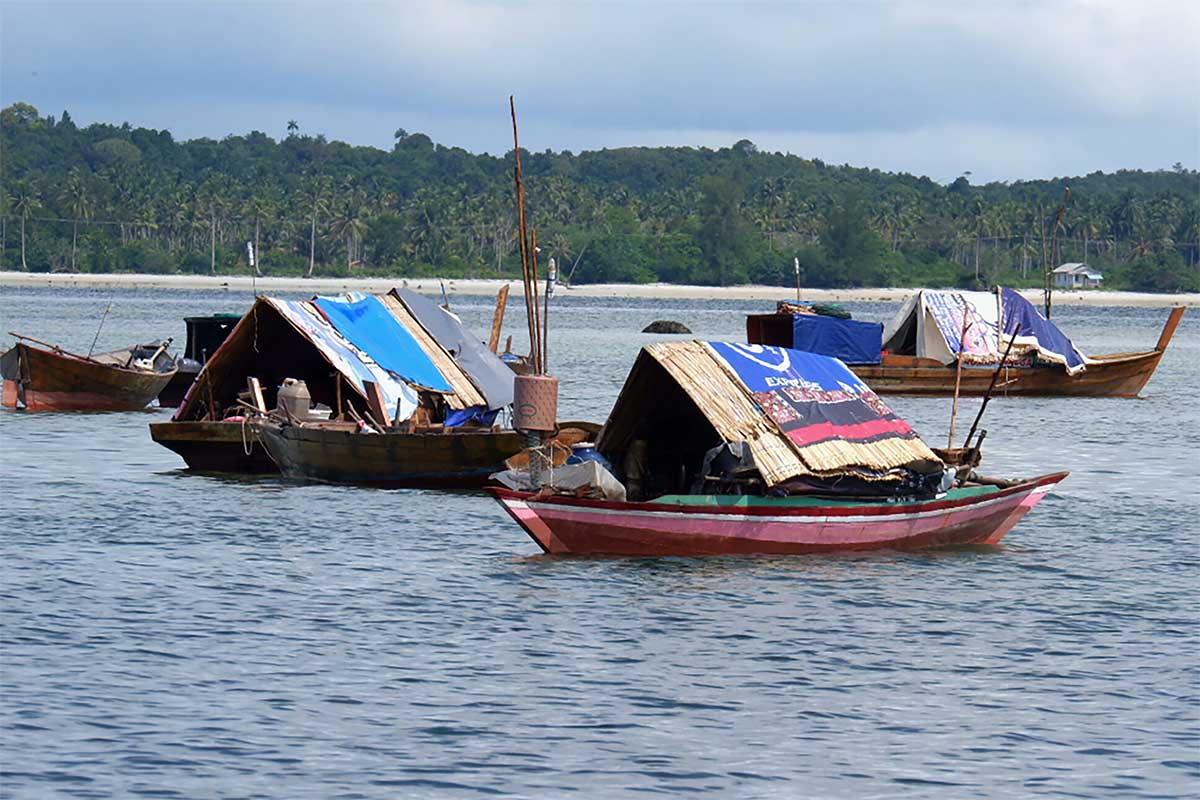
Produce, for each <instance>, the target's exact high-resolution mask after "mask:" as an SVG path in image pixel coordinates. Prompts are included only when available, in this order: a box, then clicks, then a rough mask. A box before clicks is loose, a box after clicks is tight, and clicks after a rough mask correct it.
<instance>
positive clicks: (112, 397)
mask: <svg viewBox="0 0 1200 800" xmlns="http://www.w3.org/2000/svg"><path fill="white" fill-rule="evenodd" d="M9 335H10V336H14V337H16V338H17V339H18V342H17V343H16V344H15V345H14V346H13V347H12V349H10V350H9V351H8V352H6V353H4V354H3V355H0V375H2V376H3V381H4V383H3V394H2V397H0V405H3V406H4V407H5V408H23V409H25V410H27V411H133V410H136V409H140V408H145V407H146V406H147V405H148V404H149V403H150V402H151V401H152V400H154V398H155V397H157V396H158V393H159V392H161V391H162V389H163V387H165V386H166V385H167V384H168V383H170V381H171V379H172V377H174V375H175V359H174V358H172V357H171V356H170V355H169V354H168V353H167V347H169V346H170V344H171V340H170V339H167V340H166V341H164V342H155V343H151V344H136V345H130V346H129V347H123V348H121V349H119V350H112V351H110V352H107V353H97V354H95V355H87V356H84V355H79V354H77V353H71V352H68V351H66V350H64V349H62V348H61V347H58V346H57V345H53V344H48V343H46V342H42V341H39V340H37V339H33V338H31V337H29V336H22V335H20V334H17V333H10V334H9Z"/></svg>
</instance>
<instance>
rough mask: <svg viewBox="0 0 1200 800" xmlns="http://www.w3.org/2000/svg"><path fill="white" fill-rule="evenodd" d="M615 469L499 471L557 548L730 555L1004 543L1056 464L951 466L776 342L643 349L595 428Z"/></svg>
mask: <svg viewBox="0 0 1200 800" xmlns="http://www.w3.org/2000/svg"><path fill="white" fill-rule="evenodd" d="M595 449H596V451H597V452H598V454H599V455H600V456H602V457H603V458H604V460H605V463H606V464H607V467H605V468H601V467H599V466H597V465H596V464H587V465H581V466H580V467H577V468H576V472H577V473H580V474H583V473H587V474H588V475H589V476H591V477H590V478H589V479H587V480H583V481H581V480H578V479H577V478H576V475H574V474H564V473H567V472H568V470H567V469H565V468H564V469H562V470H554V471H551V472H549V473H548V474H547V475H542V476H540V477H539V480H540V481H541V483H540V485H532V481H533V477H532V476H531V475H530V476H523V475H522V473H520V472H518V471H514V470H509V471H507V472H504V473H498V474H497V475H496V476H495V478H496V480H497V481H498V482H499V483H500V484H501V486H498V487H493V488H492V489H491V491H492V492H493V494H494V496H495V497H496V499H497V500H498V501H499V502H500V504H501V505H502V506H503V507H504V508H505V509H506V510H507V511H508V513H509V514H510V515H511V516H512V518H513V519H514V520H515V521H516V522H517V524H519V525H520V526H521V527H522V528H523V529H524V530H525V532H526V533H527V534H528V535H529V536H530V537H531V538H532V539H533V540H534V541H535V542H536V543H537V544H538V546H539V547H541V548H542V549H543V550H544V551H545V552H547V553H556V554H607V555H642V556H645V555H656V556H664V555H675V556H699V555H732V554H753V553H771V554H786V553H807V552H814V551H830V550H861V549H873V548H915V547H930V546H941V545H952V544H988V545H992V544H997V543H998V542H1000V541H1001V539H1002V538H1003V537H1004V536H1005V535H1006V534H1007V533H1008V532H1009V531H1010V530H1011V529H1012V528H1013V526H1015V525H1016V524H1017V522H1019V521H1020V519H1021V518H1022V517H1024V516H1025V514H1027V513H1028V512H1029V511H1030V510H1031V509H1032V508H1033V507H1034V506H1035V505H1037V503H1038V502H1039V501H1041V500H1042V499H1043V498H1044V497H1045V496H1046V494H1047V492H1049V491H1050V490H1051V489H1052V488H1053V487H1054V486H1055V485H1056V484H1057V483H1058V482H1060V481H1061V480H1062V479H1063V478H1065V477H1066V473H1065V472H1059V473H1054V474H1049V475H1044V476H1041V477H1037V478H1033V479H1030V480H1013V481H1006V480H996V479H989V478H985V477H982V476H980V475H978V474H977V473H975V472H974V470H971V469H967V470H956V469H955V468H954V467H951V466H947V465H946V464H945V463H944V462H942V460H941V459H940V458H939V457H938V456H937V454H935V453H934V451H932V450H931V449H930V448H929V447H927V446H926V445H925V444H924V442H922V441H921V440H920V438H919V437H918V436H917V434H916V433H915V432H914V431H913V430H912V428H911V427H910V426H909V425H908V424H907V423H906V422H904V421H903V420H901V419H900V418H898V417H897V416H896V415H895V414H894V413H893V412H892V411H891V409H890V408H888V407H887V405H886V404H884V403H883V401H882V400H881V399H880V398H879V397H878V396H877V395H876V394H875V392H873V391H872V390H871V389H870V388H869V387H867V385H866V384H864V383H863V382H862V381H861V380H859V379H858V378H856V377H855V376H854V374H853V373H851V372H850V371H849V370H848V369H847V368H846V367H845V365H844V364H842V363H841V362H840V361H838V360H836V359H833V358H828V357H825V356H821V355H817V354H813V353H809V352H801V351H796V350H790V349H787V348H781V347H770V346H761V345H746V344H732V343H725V342H685V341H680V342H668V343H661V344H655V345H650V346H648V347H645V348H643V349H642V351H641V353H640V354H639V356H638V358H637V360H636V361H635V363H634V366H633V368H632V369H631V371H630V373H629V377H628V378H627V379H626V381H625V385H624V388H623V389H622V390H621V394H620V396H619V397H618V399H617V402H616V404H615V405H614V407H613V410H612V412H611V413H610V415H609V418H608V420H607V422H606V423H605V425H604V428H603V429H602V431H601V433H600V436H599V437H598V438H597V441H596V446H595Z"/></svg>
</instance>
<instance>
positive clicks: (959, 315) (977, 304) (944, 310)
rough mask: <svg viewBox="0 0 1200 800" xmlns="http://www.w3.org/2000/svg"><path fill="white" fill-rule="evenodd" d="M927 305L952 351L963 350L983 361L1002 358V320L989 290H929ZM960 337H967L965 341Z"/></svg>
mask: <svg viewBox="0 0 1200 800" xmlns="http://www.w3.org/2000/svg"><path fill="white" fill-rule="evenodd" d="M925 307H926V308H927V309H928V310H929V313H930V314H932V315H933V319H934V321H935V322H936V323H937V326H938V330H939V331H941V334H942V338H944V339H945V340H946V344H947V345H948V346H949V347H950V352H951V353H963V354H965V355H966V356H968V357H970V358H969V360H971V361H976V362H981V363H993V362H995V361H998V360H999V358H1000V352H999V351H998V350H997V342H999V331H1000V321H999V319H998V318H997V313H996V298H995V296H994V295H992V294H990V293H988V292H926V293H925ZM964 315H966V318H967V335H966V337H965V338H964V337H963V335H962V332H963V316H964ZM960 339H963V342H962V343H960V342H959V340H960Z"/></svg>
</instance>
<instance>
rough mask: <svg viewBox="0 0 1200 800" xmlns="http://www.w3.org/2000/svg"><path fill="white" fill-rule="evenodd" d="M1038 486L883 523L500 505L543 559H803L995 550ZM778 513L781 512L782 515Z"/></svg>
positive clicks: (875, 520)
mask: <svg viewBox="0 0 1200 800" xmlns="http://www.w3.org/2000/svg"><path fill="white" fill-rule="evenodd" d="M1045 490H1046V489H1045V487H1035V488H1034V489H1031V491H1029V492H1024V493H1018V494H1012V495H1007V496H1004V497H1000V498H995V499H990V500H988V501H984V502H980V503H976V504H972V505H968V506H962V507H957V508H951V509H938V510H929V511H924V512H921V511H916V512H913V513H897V514H894V515H892V514H889V515H887V516H882V517H881V516H861V517H852V516H851V517H846V516H841V517H820V516H817V517H814V516H807V517H806V516H791V517H788V516H786V515H785V512H782V513H781V515H780V516H776V517H763V516H751V515H737V514H733V515H730V514H713V513H706V512H705V510H704V509H702V508H695V507H692V508H690V509H681V510H679V511H638V510H633V509H628V508H626V509H606V508H587V507H580V506H571V505H567V504H561V503H544V502H537V501H536V500H533V501H532V502H531V503H530V504H528V505H527V504H526V503H525V502H514V501H512V500H509V499H507V498H505V499H504V500H503V503H504V505H505V507H506V508H508V510H509V513H510V514H512V516H513V517H514V519H516V520H517V522H518V523H520V524H521V526H522V527H523V528H525V530H526V531H527V532H528V533H529V534H530V536H531V537H533V539H534V540H535V541H536V542H537V543H538V544H539V545H540V546H541V547H542V548H543V549H544V550H546V551H547V552H550V553H594V554H599V553H604V554H614V555H710V554H743V553H747V554H748V553H804V552H814V551H829V550H844V549H869V548H912V547H930V546H938V545H946V544H980V543H989V544H995V543H996V542H999V541H1000V539H1001V538H1002V537H1003V536H1004V534H1005V533H1007V532H1008V531H1009V530H1010V529H1011V528H1012V527H1013V525H1015V524H1016V523H1017V521H1018V520H1020V518H1021V517H1023V516H1024V515H1025V514H1026V513H1027V512H1028V511H1029V509H1031V508H1032V507H1033V506H1034V505H1036V504H1037V502H1038V500H1040V499H1041V497H1042V496H1044V493H1045ZM781 511H782V510H781Z"/></svg>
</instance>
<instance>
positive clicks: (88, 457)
mask: <svg viewBox="0 0 1200 800" xmlns="http://www.w3.org/2000/svg"><path fill="white" fill-rule="evenodd" d="M250 299H251V298H250V297H248V296H247V295H245V294H234V293H215V292H166V291H147V292H115V293H111V292H107V291H105V292H87V291H45V290H13V289H4V290H2V291H0V331H9V330H18V331H20V332H23V333H27V334H29V335H31V336H36V337H38V338H44V339H49V340H52V341H55V342H60V343H61V344H62V345H63V346H65V347H68V348H76V349H82V350H84V351H86V350H87V348H88V346H89V345H90V344H91V341H92V338H93V336H94V335H95V332H96V326H97V323H98V321H99V319H100V316H101V313H102V311H103V309H104V307H105V305H106V304H107V303H108V302H109V301H110V300H111V301H112V302H113V306H112V313H111V314H110V315H109V318H108V320H107V321H106V322H105V324H104V328H103V330H102V331H101V334H100V342H99V345H98V349H105V348H108V349H111V348H113V347H116V346H119V345H123V344H127V343H129V342H131V341H133V340H136V339H148V338H152V337H161V336H167V335H174V336H176V337H178V341H180V342H182V336H183V325H182V321H181V320H182V317H184V316H187V315H193V314H207V313H214V312H224V311H230V312H241V311H244V310H245V309H246V308H247V307H248V305H249V303H250ZM518 305H519V304H514V306H513V308H514V311H515V310H516V306H518ZM768 308H769V304H752V303H747V302H734V301H724V300H721V299H714V300H711V301H704V302H650V301H615V300H614V301H605V300H575V299H571V298H569V297H568V298H567V299H566V300H564V301H563V302H561V303H560V304H559V305H558V306H557V307H556V309H555V311H554V312H553V318H552V324H553V331H552V335H551V357H550V358H551V366H552V368H553V369H555V370H556V371H557V372H558V374H559V375H560V376H561V378H562V399H561V407H562V410H563V412H564V415H568V416H576V417H584V418H591V419H596V420H598V421H602V420H603V418H604V416H605V414H606V412H607V409H608V408H609V407H610V406H611V403H612V401H613V399H614V398H615V396H616V394H617V392H618V390H619V388H620V385H621V381H622V380H623V378H624V375H625V373H626V371H627V370H628V368H629V366H630V364H631V363H632V361H633V358H634V355H635V353H636V351H637V348H638V346H639V345H641V344H643V343H646V342H648V341H651V340H652V337H650V336H647V335H643V334H641V333H639V331H640V330H641V328H642V327H643V326H644V325H645V324H646V323H648V322H650V321H651V320H653V319H656V318H661V317H667V318H674V319H679V320H682V321H684V322H685V323H687V324H688V325H690V326H691V327H692V328H693V330H694V331H695V332H696V334H697V335H698V336H701V337H704V338H733V339H740V338H741V337H742V336H743V332H744V328H743V316H744V314H745V313H747V312H750V311H763V310H767V309H768ZM852 308H853V310H854V311H855V313H856V316H859V317H861V318H866V319H883V318H885V317H887V316H889V315H890V313H891V312H892V311H894V308H891V307H888V306H883V305H862V306H853V307H852ZM455 310H456V311H457V312H459V313H460V314H461V315H462V316H463V317H464V319H465V321H466V322H467V323H468V324H470V325H472V326H474V327H475V328H476V329H477V330H480V331H483V330H486V327H487V325H488V323H489V322H490V318H491V306H490V303H489V302H488V301H486V300H484V299H478V300H464V301H461V302H459V301H456V302H455ZM1165 316H1166V312H1165V310H1163V309H1131V308H1104V309H1101V308H1095V309H1082V308H1079V309H1076V308H1066V307H1063V308H1061V309H1059V310H1058V311H1057V312H1056V315H1055V318H1056V321H1058V322H1060V323H1061V324H1062V326H1063V327H1064V328H1065V329H1066V330H1067V331H1068V332H1069V333H1070V334H1071V335H1072V336H1073V338H1074V340H1075V342H1076V343H1077V344H1078V345H1079V346H1080V347H1081V348H1083V349H1084V350H1085V351H1091V352H1112V351H1124V350H1133V349H1147V348H1149V347H1150V346H1152V345H1153V343H1154V341H1155V340H1156V338H1157V336H1158V330H1159V327H1160V326H1161V323H1162V321H1163V319H1164V318H1165ZM510 321H512V320H511V318H510ZM510 328H511V329H513V330H514V331H515V330H516V329H517V328H519V325H511V326H510ZM517 338H518V340H519V339H520V337H519V336H518V337H517ZM4 341H6V342H7V341H9V339H8V337H4ZM1198 390H1200V314H1196V313H1192V315H1191V316H1189V317H1186V318H1185V319H1184V322H1183V325H1182V326H1181V328H1180V330H1179V332H1178V334H1177V335H1176V338H1175V341H1174V342H1173V343H1172V345H1171V348H1170V350H1169V352H1168V353H1167V355H1166V358H1165V359H1164V360H1163V363H1162V366H1161V367H1160V368H1159V371H1158V374H1157V375H1156V376H1155V377H1154V379H1153V380H1152V381H1151V383H1150V385H1149V387H1148V388H1147V390H1146V393H1145V394H1146V396H1145V398H1144V399H1140V400H1066V399H1062V400H1058V399H1050V400H1028V399H1025V400H1016V399H1005V398H1000V399H998V400H996V401H994V402H993V403H992V405H991V407H990V408H989V410H988V415H987V417H986V418H985V422H984V427H986V428H987V429H988V430H989V432H990V433H989V436H988V439H987V445H986V456H985V458H986V466H987V467H988V469H989V471H990V472H992V473H995V474H1007V475H1032V474H1040V473H1045V472H1052V471H1056V470H1060V469H1067V470H1071V471H1072V475H1071V477H1070V478H1069V479H1068V481H1067V482H1066V483H1064V484H1062V486H1061V488H1060V489H1059V490H1058V491H1056V492H1055V493H1054V494H1052V495H1050V496H1049V497H1047V499H1046V500H1045V501H1044V502H1043V503H1042V504H1041V505H1040V506H1039V507H1038V508H1037V509H1036V510H1035V511H1034V512H1033V513H1032V514H1031V515H1030V516H1029V517H1027V518H1026V519H1025V520H1024V521H1023V522H1022V523H1021V524H1020V525H1019V526H1018V527H1017V528H1016V529H1015V530H1014V531H1013V532H1012V533H1010V534H1009V536H1008V537H1007V539H1006V544H1005V546H1003V547H1000V548H994V549H981V548H969V549H957V550H943V551H937V552H925V553H916V554H898V553H886V552H885V553H877V554H870V555H848V556H822V557H793V558H737V559H733V558H731V559H705V560H693V559H587V560H577V559H554V558H548V557H544V556H540V555H538V551H537V548H536V547H535V546H534V545H533V544H532V542H530V541H529V540H528V539H526V537H525V536H524V534H523V533H521V532H520V531H519V530H518V529H517V528H516V527H515V526H514V525H513V524H512V523H510V522H509V521H508V519H507V517H506V516H505V515H504V513H503V512H502V511H501V510H500V508H499V507H498V506H496V505H495V504H494V503H493V502H492V501H491V500H490V499H488V498H487V497H484V496H481V495H476V494H437V493H431V492H423V491H382V490H368V489H353V488H338V487H330V486H318V485H314V486H306V485H299V484H288V483H284V482H282V481H280V480H278V479H273V478H268V479H243V478H219V477H210V476H202V475H192V474H189V473H187V472H185V471H184V470H183V469H182V466H183V464H182V462H181V461H180V460H179V459H178V458H177V457H176V456H175V455H174V454H173V453H171V452H170V451H168V450H165V449H163V448H160V447H158V446H156V445H155V444H153V443H152V442H151V441H150V438H149V436H148V434H147V428H146V425H147V423H148V422H151V421H153V420H157V419H164V418H166V416H167V413H168V412H166V411H161V410H150V411H146V412H142V413H128V414H40V415H35V414H25V413H18V412H6V413H0V510H2V513H3V519H4V525H3V535H2V536H0V612H2V616H0V631H2V634H3V644H2V649H0V689H2V695H0V769H2V775H0V796H3V797H6V798H44V797H88V798H93V797H94V798H107V797H125V796H131V797H132V796H149V797H180V798H200V797H203V798H218V797H220V798H251V797H263V798H391V797H430V798H457V797H470V796H475V795H504V796H512V797H535V798H549V797H564V796H569V795H573V796H577V797H615V796H627V795H630V794H632V793H633V792H656V793H679V794H693V793H711V794H715V795H719V796H722V797H747V798H793V797H846V798H874V797H906V798H908V797H937V798H962V797H983V796H988V797H1026V796H1047V797H1089V798H1091V797H1106V798H1130V797H1185V796H1197V795H1198V794H1200V674H1198V665H1200V659H1198V655H1200V626H1198V620H1200V609H1198V606H1197V601H1196V588H1197V577H1198V576H1200V570H1198V569H1197V567H1198V562H1200V531H1198V528H1197V517H1198V506H1200V503H1198V498H1197V481H1196V473H1197V470H1198V468H1200V457H1198V456H1197V452H1200V450H1198V447H1200V431H1198V428H1200V426H1198V425H1197V422H1198V414H1197V406H1196V402H1197V400H1196V395H1197V391H1198ZM892 404H893V405H894V407H895V408H896V409H897V410H898V411H899V412H900V413H901V415H903V416H905V417H906V418H907V419H908V420H909V421H910V422H912V423H913V424H914V425H915V426H916V427H917V428H918V430H919V431H921V432H922V434H923V435H924V436H925V437H926V439H927V440H928V441H930V442H932V443H940V442H942V441H944V437H945V435H946V433H945V432H946V426H947V422H948V417H949V407H950V401H949V400H944V399H934V400H919V399H911V398H896V399H894V400H893V403H892ZM977 404H978V401H977V400H970V401H966V402H965V403H964V414H965V415H966V417H967V420H968V422H967V424H969V418H970V416H973V414H974V411H975V409H976V408H977ZM960 430H961V429H960ZM960 436H961V433H960Z"/></svg>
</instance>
